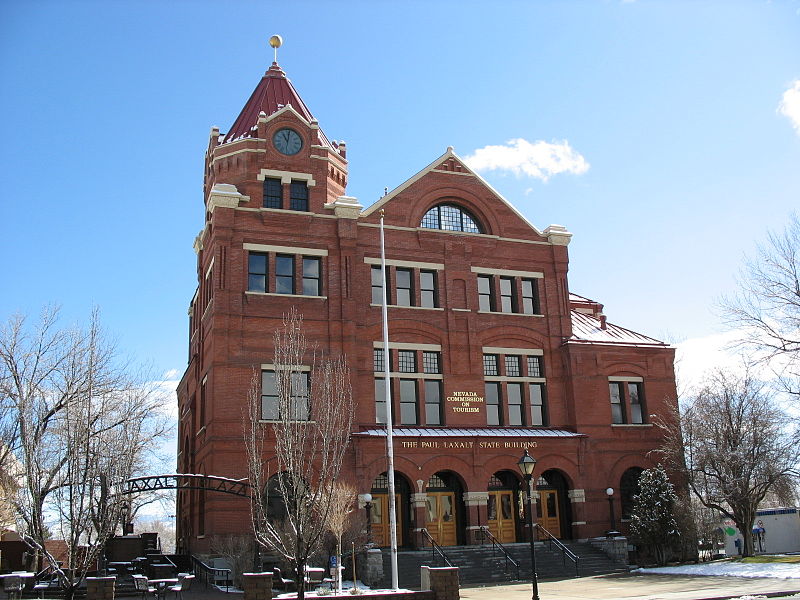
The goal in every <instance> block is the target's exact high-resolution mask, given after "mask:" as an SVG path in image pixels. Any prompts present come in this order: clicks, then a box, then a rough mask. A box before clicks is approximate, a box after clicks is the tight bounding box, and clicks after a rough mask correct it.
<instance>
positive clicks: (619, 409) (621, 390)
mask: <svg viewBox="0 0 800 600" xmlns="http://www.w3.org/2000/svg"><path fill="white" fill-rule="evenodd" d="M608 391H609V399H610V402H611V423H612V424H614V425H626V424H629V425H643V424H645V423H646V420H645V415H646V411H645V399H644V383H643V382H642V381H641V380H640V378H638V377H633V378H631V379H630V380H628V379H626V378H624V377H614V378H612V379H611V380H610V381H609V382H608Z"/></svg>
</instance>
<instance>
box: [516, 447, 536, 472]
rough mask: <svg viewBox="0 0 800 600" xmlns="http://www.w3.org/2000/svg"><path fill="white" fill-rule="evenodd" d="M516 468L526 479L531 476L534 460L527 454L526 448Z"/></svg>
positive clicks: (534, 464)
mask: <svg viewBox="0 0 800 600" xmlns="http://www.w3.org/2000/svg"><path fill="white" fill-rule="evenodd" d="M517 466H518V467H519V470H520V472H521V473H522V474H523V475H524V476H525V478H526V479H528V478H530V477H531V476H532V475H533V469H534V468H536V459H535V458H533V457H532V456H531V455H530V454H528V449H527V448H526V449H525V454H523V455H522V458H520V459H519V462H518V463H517Z"/></svg>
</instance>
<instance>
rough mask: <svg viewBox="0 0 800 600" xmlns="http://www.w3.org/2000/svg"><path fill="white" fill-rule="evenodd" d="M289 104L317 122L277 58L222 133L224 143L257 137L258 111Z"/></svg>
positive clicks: (322, 136) (323, 138)
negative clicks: (227, 128)
mask: <svg viewBox="0 0 800 600" xmlns="http://www.w3.org/2000/svg"><path fill="white" fill-rule="evenodd" d="M287 106H291V107H292V109H294V111H295V112H297V114H298V115H299V116H301V117H302V118H303V119H305V120H306V121H308V123H309V124H314V125H316V119H314V115H312V114H311V111H310V110H308V107H307V106H306V103H305V102H303V99H302V98H300V94H298V93H297V90H296V89H295V88H294V86H293V85H292V82H291V81H290V80H289V78H288V77H286V73H285V72H284V71H283V69H281V68H280V66H279V65H278V63H277V62H274V63H272V66H270V68H269V69H267V72H266V73H264V76H263V77H262V78H261V81H259V82H258V85H257V86H256V89H255V90H253V93H252V94H251V95H250V98H249V100H248V101H247V103H245V105H244V108H243V109H242V112H240V113H239V116H238V117H236V120H235V121H234V122H233V125H232V126H231V128H230V129H229V130H228V132H227V133H226V134H225V135H224V136H223V137H222V141H221V143H223V144H225V143H227V142H232V141H234V140H238V139H241V138H249V137H256V127H257V124H258V115H259V114H260V113H262V112H263V113H265V114H266V115H267V117H269V116H271V115H273V114H275V113H276V112H278V111H280V110H282V109H284V108H285V107H287ZM317 131H318V135H319V142H320V144H323V145H325V146H328V147H330V148H333V149H335V147H334V145H333V144H331V142H330V141H329V140H328V138H327V137H326V136H325V134H324V133H323V132H322V130H321V129H318V130H317Z"/></svg>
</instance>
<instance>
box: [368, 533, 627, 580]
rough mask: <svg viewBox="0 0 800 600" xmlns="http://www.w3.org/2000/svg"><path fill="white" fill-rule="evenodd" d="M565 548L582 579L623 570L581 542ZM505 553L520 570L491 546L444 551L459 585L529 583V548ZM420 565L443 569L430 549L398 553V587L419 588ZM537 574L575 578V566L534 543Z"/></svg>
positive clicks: (513, 547) (386, 570)
mask: <svg viewBox="0 0 800 600" xmlns="http://www.w3.org/2000/svg"><path fill="white" fill-rule="evenodd" d="M562 542H563V543H564V545H565V546H567V548H569V549H570V550H571V551H572V552H573V553H575V554H576V555H577V556H578V557H579V558H580V560H579V566H578V574H579V575H580V576H581V577H585V576H588V575H600V574H604V573H616V572H621V571H625V570H626V569H625V565H621V564H619V563H616V562H614V561H612V560H611V559H610V558H609V557H608V556H607V555H606V554H605V553H604V552H602V551H601V550H598V549H597V548H594V547H592V546H591V545H590V544H588V543H584V542H570V541H565V540H562ZM505 547H506V549H507V550H508V553H509V554H510V555H511V557H512V558H513V559H514V560H515V561H517V563H518V564H519V569H518V570H517V568H515V567H514V566H513V565H511V564H507V563H506V560H505V558H504V556H503V555H502V553H501V552H500V551H499V550H497V551H495V552H493V551H492V546H491V544H487V545H483V546H448V547H445V548H444V551H445V554H446V555H447V558H448V559H450V562H451V563H453V566H456V567H459V580H460V582H461V585H462V586H469V585H477V584H486V583H500V582H504V581H514V580H516V579H520V580H522V581H530V576H531V551H530V545H529V544H527V543H521V544H505ZM422 565H427V566H432V567H441V566H445V565H443V564H442V562H441V558H439V557H438V556H433V555H432V553H431V550H430V549H426V550H408V551H400V552H398V554H397V571H398V579H399V583H400V587H401V588H408V589H419V585H420V583H419V580H420V575H419V572H420V567H421V566H422ZM536 571H537V573H538V576H539V579H552V578H564V577H575V576H576V573H575V564H574V563H573V562H572V561H571V560H569V559H566V560H565V559H564V558H563V555H562V553H561V551H560V550H558V549H556V547H555V546H553V547H552V549H551V548H550V546H549V545H548V544H547V543H545V542H538V543H537V544H536ZM381 585H382V586H384V587H387V588H388V587H391V567H390V564H389V551H388V549H386V548H384V549H383V583H382V584H381Z"/></svg>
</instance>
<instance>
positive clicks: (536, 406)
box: [528, 383, 547, 427]
mask: <svg viewBox="0 0 800 600" xmlns="http://www.w3.org/2000/svg"><path fill="white" fill-rule="evenodd" d="M528 391H529V392H530V398H531V427H544V425H546V424H547V420H546V419H547V415H546V413H545V398H544V384H543V383H531V384H529V387H528Z"/></svg>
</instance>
